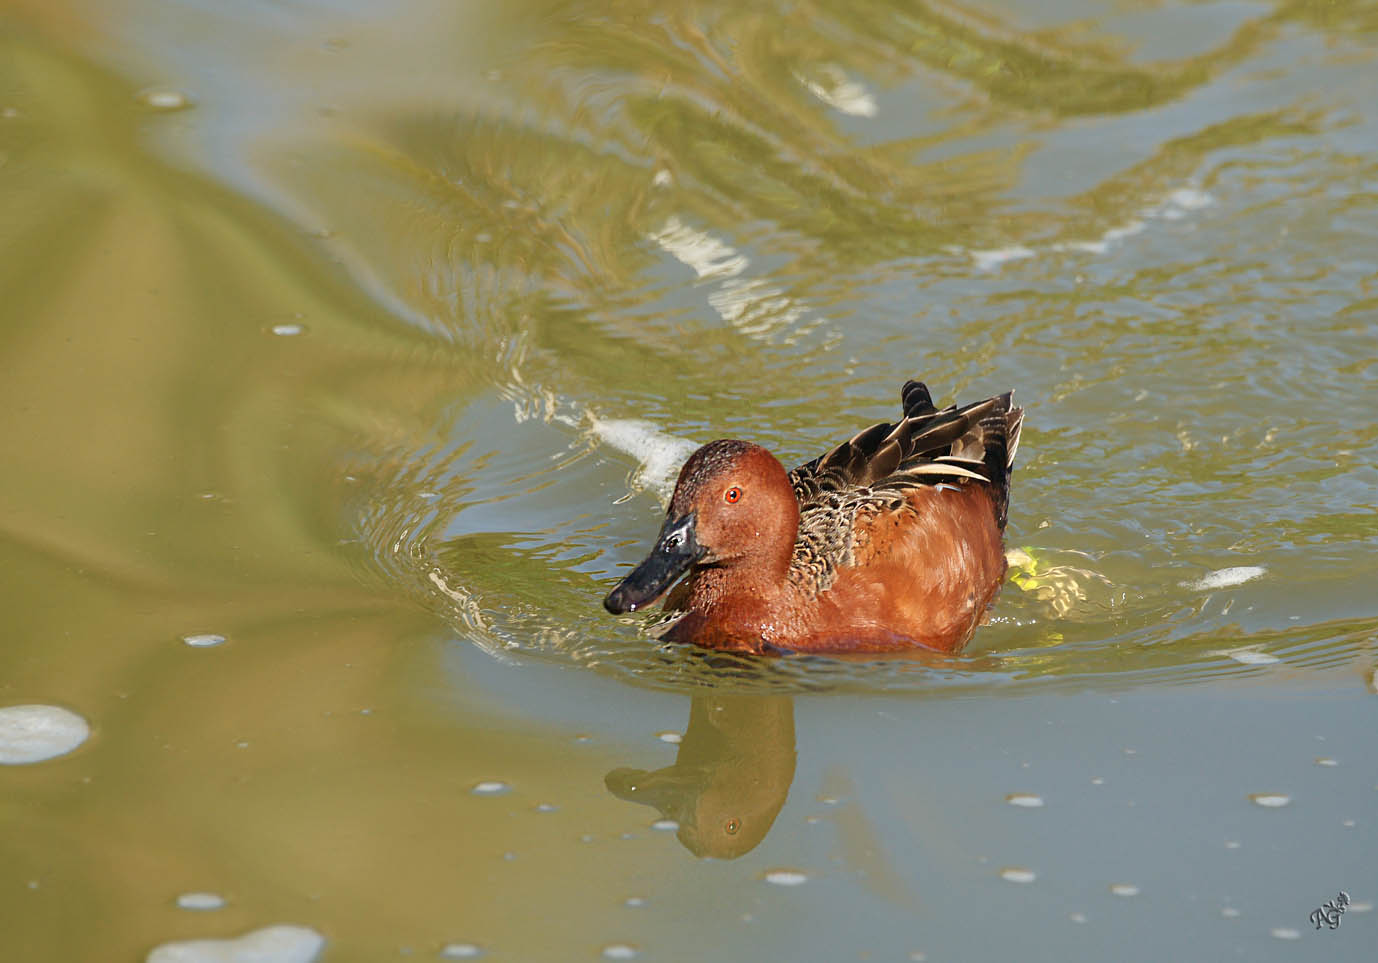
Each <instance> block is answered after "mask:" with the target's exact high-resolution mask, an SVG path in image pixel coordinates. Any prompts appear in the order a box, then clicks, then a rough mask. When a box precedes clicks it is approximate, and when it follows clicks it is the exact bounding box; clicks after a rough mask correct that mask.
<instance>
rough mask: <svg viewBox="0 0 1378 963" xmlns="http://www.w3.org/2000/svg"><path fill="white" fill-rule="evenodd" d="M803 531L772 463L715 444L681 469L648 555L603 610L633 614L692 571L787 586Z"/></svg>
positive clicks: (756, 449) (732, 444)
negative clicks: (785, 579)
mask: <svg viewBox="0 0 1378 963" xmlns="http://www.w3.org/2000/svg"><path fill="white" fill-rule="evenodd" d="M798 530H799V502H798V500H797V499H796V498H795V495H794V489H793V487H792V486H791V485H790V481H789V475H788V474H787V473H786V472H785V469H784V466H783V465H781V464H780V462H779V461H778V460H777V459H776V457H775V456H774V455H772V454H771V453H770V452H769V451H767V450H766V449H764V448H762V447H761V446H760V445H753V444H751V443H749V442H745V441H729V440H723V441H712V442H709V443H708V444H706V445H704V446H703V447H702V448H700V449H699V450H698V451H696V452H694V453H693V454H692V455H690V456H689V460H688V461H686V462H685V463H684V467H683V468H681V469H680V472H679V481H678V482H677V483H676V484H675V494H674V496H673V497H671V499H670V506H669V508H668V509H667V510H666V513H665V524H664V525H662V526H661V528H660V534H659V535H658V536H656V543H655V546H654V547H653V548H652V549H651V552H650V554H649V555H647V556H646V558H645V560H644V561H642V563H641V564H640V565H638V566H637V567H636V568H635V569H633V570H632V572H631V574H629V575H628V576H627V577H626V578H624V579H623V580H622V581H621V582H619V583H618V584H617V587H616V588H614V589H613V590H612V591H611V592H609V593H608V597H607V598H605V599H604V600H603V607H604V608H606V609H607V610H608V611H609V612H612V613H613V614H614V615H621V614H622V613H624V612H635V611H636V610H637V609H640V608H644V607H645V606H647V605H649V604H650V603H652V602H654V601H655V600H656V599H657V598H659V597H660V596H661V595H663V594H664V593H665V591H666V590H667V589H668V588H669V587H670V586H671V585H673V584H674V583H675V581H676V580H677V579H679V578H680V576H682V575H684V574H685V573H686V572H689V571H690V570H702V569H707V568H719V569H724V570H729V571H731V572H733V574H737V575H746V574H749V575H750V577H751V578H753V579H757V578H783V576H784V574H785V571H786V569H788V567H789V560H790V556H791V555H792V554H793V551H794V540H795V537H796V536H797V534H798Z"/></svg>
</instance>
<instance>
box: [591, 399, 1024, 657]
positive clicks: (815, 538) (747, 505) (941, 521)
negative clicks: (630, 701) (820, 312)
mask: <svg viewBox="0 0 1378 963" xmlns="http://www.w3.org/2000/svg"><path fill="white" fill-rule="evenodd" d="M1012 396H1013V392H1005V393H1004V394H1002V395H996V396H995V397H993V398H987V399H985V400H984V401H977V402H974V403H972V404H968V405H964V406H962V407H960V408H959V407H957V406H956V405H952V406H949V407H947V408H943V409H942V410H939V409H938V408H937V407H936V406H935V405H934V404H933V399H932V396H931V395H930V394H929V391H928V388H927V387H926V386H925V385H924V384H923V383H921V382H918V381H909V382H906V383H905V385H904V388H903V390H902V391H901V404H902V406H903V411H904V417H903V418H901V419H900V420H899V421H898V422H896V423H894V424H890V423H886V422H882V423H880V424H877V425H872V426H871V427H869V428H867V429H865V430H864V431H862V432H860V433H859V434H857V435H856V436H855V437H853V438H851V439H850V440H848V441H844V442H842V443H841V444H840V445H838V446H837V447H835V448H833V449H832V450H831V451H829V452H827V453H826V454H824V455H822V456H820V457H818V458H815V459H814V460H813V461H811V462H809V463H808V464H806V465H801V466H800V467H798V468H796V469H794V471H792V472H786V471H785V468H784V466H783V465H781V464H780V462H779V460H778V459H776V458H775V456H774V455H772V454H771V453H770V452H769V451H767V450H766V449H765V448H762V447H761V446H760V445H755V444H751V443H750V442H746V441H735V440H727V439H724V440H719V441H713V442H709V443H708V444H706V445H704V446H703V447H702V448H700V449H698V450H697V451H696V452H694V453H693V454H692V455H690V456H689V460H688V461H686V462H685V463H684V467H683V468H682V469H681V470H680V473H679V480H678V482H677V483H676V485H675V492H674V495H673V496H672V497H671V499H670V505H669V507H668V509H667V510H666V517H665V524H664V525H662V526H661V529H660V534H659V536H658V537H657V539H656V543H655V546H654V547H653V548H652V549H651V552H650V554H649V555H648V556H647V557H646V559H645V560H644V561H643V562H641V564H639V565H638V566H636V568H635V569H633V570H632V572H631V573H630V574H628V575H627V577H626V578H624V579H623V580H622V581H621V582H619V583H618V585H617V587H616V588H614V589H613V590H612V591H611V592H610V593H609V594H608V596H607V598H606V599H604V601H603V605H604V607H605V608H607V610H608V611H609V612H612V613H613V614H622V613H625V612H634V611H637V610H638V609H641V608H644V607H645V606H647V605H649V604H651V603H652V602H654V601H655V600H656V599H657V598H659V597H660V596H661V595H662V594H664V593H665V592H666V590H667V589H669V588H670V587H671V586H672V585H673V584H674V583H675V582H676V580H677V579H679V578H680V577H681V576H684V575H687V578H685V579H684V581H683V582H681V583H680V584H679V585H678V586H676V587H675V588H674V590H673V591H672V592H670V594H669V596H668V597H667V599H666V602H665V609H666V611H667V612H669V613H676V614H675V615H674V616H673V617H672V618H671V619H669V620H668V621H667V622H666V623H663V624H662V626H661V627H660V631H659V634H660V635H661V636H662V637H663V638H666V639H667V640H669V641H675V642H693V643H696V644H698V645H701V646H705V647H707V648H712V649H726V650H734V651H743V652H754V653H781V654H783V653H791V652H798V653H806V652H836V653H845V652H856V653H862V652H871V653H874V652H895V651H901V650H906V649H931V650H935V651H939V652H949V653H950V652H956V651H959V650H960V649H961V648H962V647H963V646H964V645H966V643H967V641H968V640H970V638H971V636H972V634H973V633H974V632H975V631H976V627H977V625H978V624H979V623H980V622H981V620H982V618H983V616H984V614H985V612H986V609H987V607H988V606H989V605H990V603H991V601H992V600H993V599H994V597H995V595H996V593H997V592H998V591H999V588H1000V584H1001V582H1002V581H1003V579H1004V574H1005V552H1004V541H1003V535H1004V529H1005V518H1006V515H1007V512H1008V508H1009V486H1010V475H1011V472H1012V470H1013V467H1014V455H1015V451H1016V449H1017V448H1018V446H1019V432H1020V428H1021V426H1022V425H1023V420H1024V410H1023V409H1022V408H1016V407H1014V406H1013V405H1012V403H1011V398H1012Z"/></svg>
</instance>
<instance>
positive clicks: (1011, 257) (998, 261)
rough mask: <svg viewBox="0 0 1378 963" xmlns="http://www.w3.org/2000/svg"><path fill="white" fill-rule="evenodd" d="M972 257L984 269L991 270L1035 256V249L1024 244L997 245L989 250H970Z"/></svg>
mask: <svg viewBox="0 0 1378 963" xmlns="http://www.w3.org/2000/svg"><path fill="white" fill-rule="evenodd" d="M968 253H969V254H971V259H972V260H973V261H975V262H976V266H977V267H978V268H980V269H981V270H982V271H990V270H992V269H994V268H998V267H999V266H1000V265H1002V264H1005V263H1007V262H1009V261H1022V260H1024V259H1025V258H1030V257H1033V256H1034V253H1035V252H1034V249H1033V248H1031V247H1025V246H1024V245H1023V244H1011V245H1010V246H1009V247H997V248H994V249H992V250H989V251H970V252H968Z"/></svg>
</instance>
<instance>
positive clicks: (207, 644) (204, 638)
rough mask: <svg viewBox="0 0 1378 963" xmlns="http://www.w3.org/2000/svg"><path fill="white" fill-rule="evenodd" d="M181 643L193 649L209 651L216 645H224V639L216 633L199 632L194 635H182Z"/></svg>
mask: <svg viewBox="0 0 1378 963" xmlns="http://www.w3.org/2000/svg"><path fill="white" fill-rule="evenodd" d="M182 641H183V642H185V643H186V644H187V645H189V646H191V647H192V648H193V649H209V648H212V647H214V646H217V645H224V644H225V641H226V640H225V637H224V636H223V635H220V634H219V633H216V632H199V633H197V634H195V635H184V636H182Z"/></svg>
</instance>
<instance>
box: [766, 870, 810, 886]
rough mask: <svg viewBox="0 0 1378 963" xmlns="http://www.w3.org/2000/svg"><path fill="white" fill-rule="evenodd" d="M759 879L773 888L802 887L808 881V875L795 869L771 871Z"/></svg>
mask: <svg viewBox="0 0 1378 963" xmlns="http://www.w3.org/2000/svg"><path fill="white" fill-rule="evenodd" d="M761 878H762V879H764V880H765V881H766V882H767V883H770V884H771V885H773V886H803V885H804V884H805V883H807V882H808V881H809V874H808V873H805V872H802V871H801V870H797V869H771V870H767V871H766V872H765V873H764V874H763V875H762V876H761Z"/></svg>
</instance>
